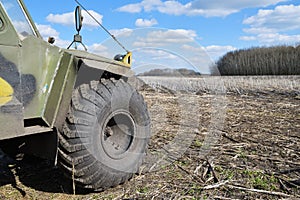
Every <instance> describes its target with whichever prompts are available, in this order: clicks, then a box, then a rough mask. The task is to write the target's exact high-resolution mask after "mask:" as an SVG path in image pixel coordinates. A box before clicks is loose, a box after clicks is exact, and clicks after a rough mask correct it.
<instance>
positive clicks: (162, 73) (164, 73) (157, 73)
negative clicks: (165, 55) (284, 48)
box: [139, 68, 201, 76]
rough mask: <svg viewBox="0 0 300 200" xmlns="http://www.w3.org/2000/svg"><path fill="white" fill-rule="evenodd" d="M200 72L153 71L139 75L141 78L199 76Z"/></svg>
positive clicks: (188, 70)
mask: <svg viewBox="0 0 300 200" xmlns="http://www.w3.org/2000/svg"><path fill="white" fill-rule="evenodd" d="M199 75H201V74H200V73H199V72H195V71H194V70H190V69H185V68H182V69H169V68H166V69H152V70H150V71H147V72H144V73H141V74H139V76H199Z"/></svg>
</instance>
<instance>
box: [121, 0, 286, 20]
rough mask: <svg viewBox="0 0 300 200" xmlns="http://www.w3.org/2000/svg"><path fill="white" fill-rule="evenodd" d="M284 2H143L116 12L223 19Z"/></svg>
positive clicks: (173, 0)
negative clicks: (241, 11) (244, 10)
mask: <svg viewBox="0 0 300 200" xmlns="http://www.w3.org/2000/svg"><path fill="white" fill-rule="evenodd" d="M285 1H288V0H243V1H236V0H227V1H226V3H224V0H210V1H207V0H194V1H191V2H188V3H186V4H182V3H181V2H179V1H176V0H167V1H161V0H143V1H141V2H140V3H135V4H128V5H124V6H122V7H120V8H118V9H117V10H118V11H120V12H129V13H140V12H142V11H145V12H150V11H154V10H156V11H159V12H161V13H165V14H170V15H189V16H193V15H195V16H206V17H225V16H227V15H230V14H232V13H236V12H239V11H240V10H242V9H245V8H255V7H265V6H269V5H276V4H278V3H280V2H285Z"/></svg>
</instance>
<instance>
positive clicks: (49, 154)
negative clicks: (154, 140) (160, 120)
mask: <svg viewBox="0 0 300 200" xmlns="http://www.w3.org/2000/svg"><path fill="white" fill-rule="evenodd" d="M81 20H82V17H81V14H80V9H79V7H77V9H76V28H77V31H78V34H76V35H75V36H74V42H80V41H81V36H80V35H79V31H80V29H81V25H82V21H81ZM50 43H53V39H50V40H49V41H48V42H46V41H44V40H43V39H42V37H41V35H40V34H39V32H38V30H37V28H36V26H35V24H34V22H33V20H32V18H31V17H30V15H29V13H28V11H27V9H26V7H25V5H24V3H23V1H22V0H0V148H2V149H3V151H6V150H7V151H11V150H12V149H13V150H18V151H24V152H29V153H33V154H35V155H37V156H41V157H44V158H49V159H51V160H53V161H55V164H57V165H58V166H60V167H61V169H62V170H63V171H64V172H65V174H66V175H67V176H68V177H69V178H72V179H73V180H75V182H76V185H79V186H81V187H83V188H90V189H94V190H103V189H105V188H108V187H112V186H115V185H118V184H120V183H123V182H125V181H126V180H128V179H130V178H131V177H132V175H133V174H134V173H136V172H137V171H138V169H139V167H140V165H141V163H142V160H143V158H144V156H145V151H146V147H147V143H148V140H149V135H150V118H149V115H148V111H147V107H146V104H145V103H144V100H143V98H142V96H141V95H140V94H138V92H137V91H136V90H135V89H134V88H133V87H132V86H131V85H130V84H129V83H128V82H127V81H128V79H129V78H130V77H131V76H133V72H132V70H131V69H130V65H131V54H130V52H128V53H127V55H124V56H117V57H116V59H107V58H104V57H101V56H98V55H94V54H91V53H88V52H86V51H80V50H76V49H73V50H70V49H62V48H59V47H56V46H54V45H53V44H50Z"/></svg>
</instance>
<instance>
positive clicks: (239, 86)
mask: <svg viewBox="0 0 300 200" xmlns="http://www.w3.org/2000/svg"><path fill="white" fill-rule="evenodd" d="M142 79H143V81H144V82H145V83H147V85H143V84H142V83H141V82H140V81H138V83H136V84H135V85H137V87H138V88H139V90H140V92H141V93H142V94H143V96H144V98H145V101H146V102H147V104H148V107H149V111H150V115H151V120H152V133H153V135H152V139H151V143H150V144H149V152H148V156H147V159H146V162H145V165H144V166H143V168H142V170H141V174H140V175H139V176H136V177H135V178H133V179H132V180H130V181H128V182H127V183H125V184H123V185H120V186H118V187H116V188H111V189H109V190H106V191H104V192H102V193H94V194H80V195H78V196H76V197H73V196H72V195H71V193H72V191H70V190H71V189H70V188H69V185H70V183H68V182H66V184H61V183H60V181H59V180H57V179H62V181H64V179H63V178H61V177H60V175H61V174H60V172H59V171H58V170H56V169H52V168H50V167H49V166H48V165H47V164H45V163H43V164H41V165H40V166H39V167H37V166H32V165H31V164H29V165H28V164H26V165H24V164H22V163H16V164H14V165H13V166H14V167H12V168H10V169H9V170H10V171H12V172H14V171H16V169H15V168H19V169H18V170H17V171H18V173H12V174H10V175H9V177H10V178H11V179H14V177H15V178H16V179H17V180H18V181H16V183H15V185H13V184H11V183H9V181H8V183H7V181H6V183H3V182H4V181H3V175H1V176H2V177H0V199H1V197H3V199H6V198H11V199H14V198H15V197H22V198H25V199H34V197H35V196H38V197H40V198H37V199H49V198H54V199H70V198H74V199H91V198H95V199H102V198H108V199H110V198H111V199H113V198H116V199H122V198H141V199H151V198H154V199H161V198H168V199H170V198H171V199H181V198H183V199H189V198H190V199H192V198H195V199H205V198H212V199H254V198H259V199H278V198H296V197H300V186H299V185H300V183H299V182H300V159H299V158H300V152H299V145H300V135H299V132H300V131H299V130H300V98H299V95H300V94H299V87H300V80H299V77H263V78H259V77H246V78H245V77H244V78H241V77H233V78H232V77H227V78H222V80H221V81H220V77H207V78H200V79H198V80H197V79H196V78H187V79H182V80H184V81H186V82H184V81H182V80H181V81H180V80H176V79H170V78H165V79H163V78H157V77H142ZM218 82H219V83H218ZM220 82H221V83H220ZM216 84H219V85H217V86H216ZM216 91H217V92H216ZM216 96H221V97H222V99H221V101H222V102H220V100H219V101H217V102H219V103H221V107H220V108H221V109H222V110H224V111H225V115H224V123H223V126H221V128H220V127H218V128H220V130H218V132H217V134H216V135H214V136H215V137H216V138H215V140H213V142H212V143H211V144H212V145H208V147H207V148H206V147H205V148H204V145H207V144H206V143H205V139H207V137H209V136H210V130H211V127H212V125H211V124H212V123H216V122H215V121H216V120H215V119H219V120H221V122H220V123H222V122H223V121H222V118H214V115H215V114H216V113H215V111H216V108H215V107H216V105H215V102H216ZM189 105H193V106H189ZM186 106H187V108H186V109H185V107H186ZM193 109H194V110H193ZM218 109H219V108H218ZM203 149H205V150H207V149H208V150H209V151H204V150H203ZM204 153H205V154H204ZM157 155H158V156H157ZM161 155H162V156H161ZM155 159H156V160H155ZM44 167H46V172H45V173H43V172H42V173H38V171H40V170H41V169H42V168H43V169H44ZM47 167H48V170H47ZM44 170H45V169H44ZM149 170H150V172H149ZM35 173H38V174H37V175H34V174H35ZM49 173H53V176H52V177H53V178H50V177H49V175H48V174H49ZM6 175H7V174H6ZM37 176H40V177H39V178H38V179H37ZM24 177H27V178H26V179H24ZM28 177H29V178H28ZM43 177H44V178H45V179H44V180H43ZM31 178H32V179H31ZM54 179H55V180H54ZM19 180H20V181H19ZM22 180H26V181H22ZM1 185H2V186H1ZM37 185H39V186H37ZM47 187H48V189H47ZM17 188H21V190H22V191H24V192H25V193H26V194H25V196H24V197H23V196H22V193H20V192H19V191H18V189H17ZM49 188H52V189H49ZM68 193H70V194H68Z"/></svg>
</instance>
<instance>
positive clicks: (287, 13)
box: [240, 5, 300, 44]
mask: <svg viewBox="0 0 300 200" xmlns="http://www.w3.org/2000/svg"><path fill="white" fill-rule="evenodd" d="M299 21H300V5H299V6H295V5H282V6H277V7H275V9H273V10H271V9H268V10H266V9H265V10H262V9H261V10H259V11H258V13H257V14H256V15H254V16H251V17H248V18H247V19H245V20H244V21H243V24H245V25H248V26H249V28H245V29H244V30H243V31H244V32H245V33H247V34H250V35H246V36H242V37H240V39H241V40H245V41H250V40H258V41H259V42H260V43H261V44H280V43H284V44H287V43H289V44H291V43H296V42H298V41H299V40H300V34H289V31H294V32H295V31H296V30H300V24H299Z"/></svg>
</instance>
